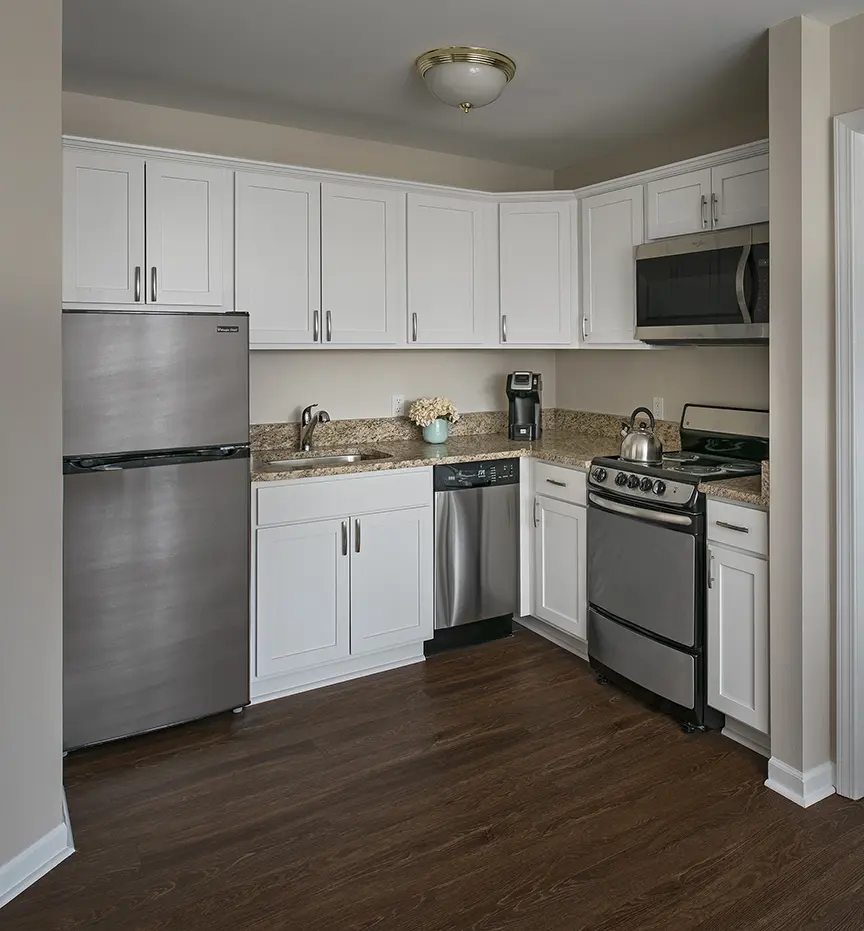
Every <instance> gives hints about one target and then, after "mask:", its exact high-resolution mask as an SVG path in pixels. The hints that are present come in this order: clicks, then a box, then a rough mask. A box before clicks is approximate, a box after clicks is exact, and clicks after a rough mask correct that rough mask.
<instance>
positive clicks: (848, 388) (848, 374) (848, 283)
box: [834, 110, 864, 799]
mask: <svg viewBox="0 0 864 931" xmlns="http://www.w3.org/2000/svg"><path fill="white" fill-rule="evenodd" d="M834 205H835V211H834V212H835V240H834V241H835V263H836V276H837V277H836V318H835V319H836V367H837V373H836V374H837V382H836V389H837V402H836V403H837V413H836V428H837V463H836V485H837V491H836V504H835V508H836V549H837V555H836V562H837V567H836V585H837V634H836V668H837V734H836V737H837V765H836V781H837V792H838V793H839V794H840V795H845V796H846V797H848V798H856V799H857V798H861V797H862V796H864V584H859V579H858V575H859V571H860V570H859V567H861V566H864V495H862V494H861V493H860V490H861V489H864V456H861V455H856V449H861V448H862V446H864V110H857V111H856V112H854V113H845V114H843V115H842V116H838V117H836V118H835V119H834ZM862 581H864V580H862Z"/></svg>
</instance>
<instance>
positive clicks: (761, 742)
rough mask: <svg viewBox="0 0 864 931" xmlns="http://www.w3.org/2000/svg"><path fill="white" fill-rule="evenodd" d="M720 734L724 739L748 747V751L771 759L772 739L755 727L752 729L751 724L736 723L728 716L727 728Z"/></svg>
mask: <svg viewBox="0 0 864 931" xmlns="http://www.w3.org/2000/svg"><path fill="white" fill-rule="evenodd" d="M720 733H721V734H722V735H723V736H724V737H728V738H729V739H730V740H734V741H735V743H739V744H741V746H742V747H747V749H748V750H752V751H753V752H754V753H758V754H759V755H760V756H764V757H765V758H766V759H770V758H771V738H770V737H769V736H768V735H767V734H763V733H762V732H761V731H757V730H756V728H755V727H750V725H749V724H744V723H743V722H741V721H736V720H735V719H734V718H730V717H728V715H727V717H726V726H725V727H724V728H723V730H722V731H720Z"/></svg>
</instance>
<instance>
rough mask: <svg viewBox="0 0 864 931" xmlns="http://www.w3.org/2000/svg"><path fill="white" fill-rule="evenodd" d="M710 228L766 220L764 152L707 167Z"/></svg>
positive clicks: (766, 192) (766, 190)
mask: <svg viewBox="0 0 864 931" xmlns="http://www.w3.org/2000/svg"><path fill="white" fill-rule="evenodd" d="M711 188H712V193H713V195H714V198H715V201H714V203H713V204H712V212H713V219H714V229H718V230H722V229H726V228H727V227H729V226H748V225H749V224H751V223H767V222H768V156H767V155H754V156H753V157H752V158H742V159H739V160H738V161H737V162H730V163H729V164H728V165H721V166H720V167H719V168H712V169H711Z"/></svg>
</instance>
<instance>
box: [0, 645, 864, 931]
mask: <svg viewBox="0 0 864 931" xmlns="http://www.w3.org/2000/svg"><path fill="white" fill-rule="evenodd" d="M764 771H765V761H764V760H763V759H761V758H760V757H758V756H756V755H755V754H752V753H750V752H749V751H747V750H745V749H743V748H741V747H739V746H737V745H736V744H734V743H732V742H731V741H729V740H727V739H726V738H724V737H721V736H720V735H719V734H699V735H693V736H686V735H685V734H683V733H682V732H681V731H680V730H679V729H678V727H677V726H676V725H675V724H674V723H672V722H671V721H670V720H668V719H666V718H664V717H661V716H659V715H656V714H653V713H651V712H648V711H645V710H644V709H643V708H642V707H640V706H639V705H638V704H637V703H636V702H635V701H633V700H632V699H630V698H628V697H627V696H625V695H623V694H622V693H620V692H618V691H617V690H615V689H614V688H612V687H608V686H605V687H604V686H600V685H598V684H597V683H596V682H595V680H594V676H593V675H592V674H591V672H590V670H589V668H588V666H587V664H585V663H583V662H582V661H580V660H578V659H576V658H575V657H573V656H570V655H569V654H567V653H565V652H563V651H561V650H559V649H557V648H556V647H554V646H552V645H550V644H548V643H546V642H545V641H543V640H541V639H540V638H538V637H536V636H534V635H533V634H530V633H528V632H525V631H522V632H520V633H519V634H518V635H517V636H516V637H514V638H512V639H509V640H505V641H499V642H497V643H493V644H487V645H485V646H482V647H475V648H471V649H469V650H464V651H462V652H458V653H451V654H447V655H443V656H438V657H436V658H434V659H432V660H430V661H429V662H428V663H426V664H425V665H424V664H421V665H417V666H412V667H408V668H406V669H401V670H396V671H394V672H390V673H384V674H383V675H379V676H375V677H372V678H367V679H360V680H357V681H355V682H352V683H347V684H344V685H338V686H333V687H331V688H328V689H323V690H320V691H317V692H307V693H305V694H303V695H297V696H294V697H292V698H287V699H283V700H281V701H276V702H270V703H269V704H265V705H260V706H257V707H254V708H250V709H247V711H246V713H245V714H244V715H243V716H235V715H231V714H227V715H222V716H220V717H218V718H211V719H210V720H207V721H204V722H200V723H197V724H192V725H187V726H184V727H180V728H174V729H172V730H169V731H163V732H161V733H158V734H152V735H149V736H147V737H142V738H136V739H133V740H128V741H124V742H121V743H118V744H114V745H112V746H108V747H105V748H102V749H95V750H90V751H82V752H79V753H77V754H73V755H72V756H70V758H69V759H68V760H67V764H66V786H67V794H68V800H69V807H70V809H71V814H72V826H73V829H74V834H75V843H76V847H77V849H78V852H77V853H76V854H75V855H74V856H73V857H71V858H70V859H68V860H66V861H65V862H64V863H62V864H61V865H60V866H59V867H58V868H57V869H56V870H54V871H53V872H52V873H51V874H49V875H48V876H47V877H46V878H45V879H44V880H42V881H41V882H40V883H38V884H37V885H36V886H34V887H32V888H30V889H29V890H27V891H26V892H25V893H23V894H22V895H21V896H20V897H19V898H18V899H16V900H14V901H13V902H12V903H10V904H9V905H8V906H7V907H6V908H5V909H3V910H2V911H0V929H2V931H13V929H14V931H53V929H58V931H59V929H63V931H70V929H81V928H88V929H89V928H95V929H99V931H109V929H123V931H169V929H170V931H223V929H224V931H275V929H296V931H350V929H361V928H362V929H373V928H374V929H378V931H389V929H394V931H421V929H422V931H469V929H470V931H499V929H500V931H515V929H519V931H577V929H592V931H601V929H604V931H605V929H609V931H611V929H657V931H661V929H662V931H685V929H697V928H698V929H700V931H709V929H710V931H715V929H716V931H736V929H784V931H794V929H803V928H807V929H810V931H815V929H827V928H830V929H853V928H854V929H858V928H864V899H862V889H864V806H862V805H860V804H857V803H853V802H849V801H846V800H844V799H840V798H837V797H835V798H832V799H829V800H827V801H825V802H823V803H821V804H820V805H818V806H816V807H815V808H812V809H810V810H807V811H804V810H802V809H799V808H797V807H796V806H795V805H793V804H792V803H791V802H788V801H786V800H785V799H783V798H781V797H780V796H778V795H775V794H774V793H772V792H770V791H768V790H767V789H765V788H764V787H763V785H762V782H763V779H764Z"/></svg>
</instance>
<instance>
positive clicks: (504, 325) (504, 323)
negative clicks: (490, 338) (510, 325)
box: [501, 314, 507, 343]
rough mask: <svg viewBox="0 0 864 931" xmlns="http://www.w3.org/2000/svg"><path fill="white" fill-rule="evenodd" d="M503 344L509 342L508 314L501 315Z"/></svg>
mask: <svg viewBox="0 0 864 931" xmlns="http://www.w3.org/2000/svg"><path fill="white" fill-rule="evenodd" d="M501 342H502V343H506V342H507V314H501Z"/></svg>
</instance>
